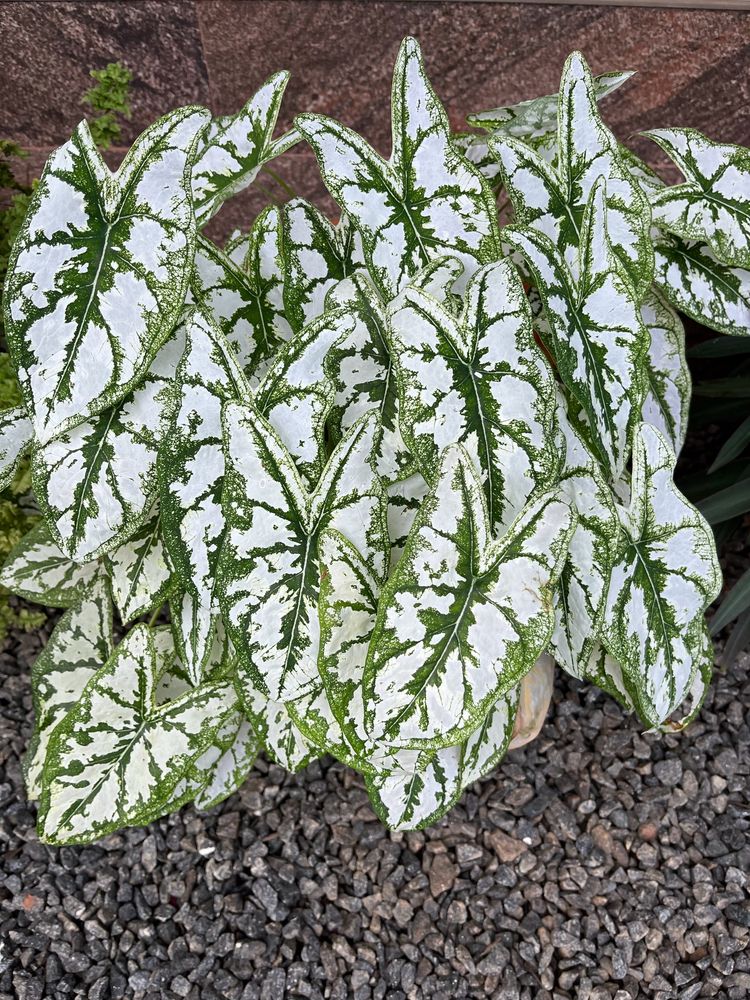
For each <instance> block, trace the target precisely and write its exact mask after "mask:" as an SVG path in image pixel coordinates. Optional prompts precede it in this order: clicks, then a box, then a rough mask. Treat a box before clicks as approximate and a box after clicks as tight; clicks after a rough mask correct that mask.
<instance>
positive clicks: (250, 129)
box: [193, 72, 299, 226]
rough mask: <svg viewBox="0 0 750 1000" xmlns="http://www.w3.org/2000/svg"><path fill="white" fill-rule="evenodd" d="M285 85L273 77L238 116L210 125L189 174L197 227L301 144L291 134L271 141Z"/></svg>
mask: <svg viewBox="0 0 750 1000" xmlns="http://www.w3.org/2000/svg"><path fill="white" fill-rule="evenodd" d="M288 82H289V74H288V73H285V72H282V73H274V74H273V76H270V77H269V78H268V80H266V82H265V83H264V84H263V86H262V87H261V88H260V90H259V91H258V92H257V93H255V94H253V96H252V97H251V98H250V100H249V101H248V102H247V104H245V106H244V107H243V108H241V109H240V110H239V111H238V112H237V114H235V115H226V116H225V117H223V118H216V119H214V120H213V121H212V122H211V125H210V127H209V129H208V132H207V135H206V141H205V144H204V146H203V148H202V149H201V151H200V153H199V155H198V158H197V160H196V163H195V166H194V168H193V198H194V199H195V214H196V217H197V219H198V223H199V225H201V226H205V224H206V223H207V222H209V220H210V219H212V218H213V216H214V215H216V213H217V212H218V211H219V209H220V208H221V206H222V205H223V204H224V202H225V201H226V200H227V198H231V197H232V195H235V194H237V193H238V192H239V191H242V190H243V188H246V187H248V186H249V185H250V184H252V182H253V181H254V180H255V178H256V177H257V176H258V173H259V172H260V170H261V168H262V167H263V166H264V165H265V164H266V163H268V162H269V160H272V159H273V158H274V157H276V156H280V155H281V154H282V153H283V152H285V151H286V150H287V149H291V147H292V146H293V145H294V144H295V143H296V142H298V141H299V136H298V135H297V134H296V133H295V132H293V131H292V132H287V133H286V134H285V135H282V136H281V137H280V138H278V139H274V138H273V132H274V129H275V128H276V120H277V118H278V117H279V109H280V107H281V99H282V97H283V96H284V91H285V90H286V85H287V83H288Z"/></svg>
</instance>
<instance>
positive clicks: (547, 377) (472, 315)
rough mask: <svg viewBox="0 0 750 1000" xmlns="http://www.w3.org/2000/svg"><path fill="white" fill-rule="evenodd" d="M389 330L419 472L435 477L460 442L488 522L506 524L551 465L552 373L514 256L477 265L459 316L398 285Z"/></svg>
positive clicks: (407, 435) (408, 439) (405, 423)
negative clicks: (478, 479) (476, 475)
mask: <svg viewBox="0 0 750 1000" xmlns="http://www.w3.org/2000/svg"><path fill="white" fill-rule="evenodd" d="M390 335H391V337H392V339H393V342H394V356H395V357H396V358H397V368H396V370H397V377H398V383H399V391H400V397H401V410H400V422H401V427H402V430H403V433H404V437H405V440H406V444H407V446H408V448H409V449H410V451H412V452H413V453H414V455H415V457H416V459H417V462H418V464H419V469H420V472H421V473H422V475H423V476H424V477H425V479H426V480H427V481H428V482H433V483H434V481H435V476H436V474H437V469H438V458H439V456H440V454H441V452H442V451H443V449H444V448H446V447H447V446H448V445H449V444H451V443H453V442H455V441H458V442H461V443H463V444H464V447H465V448H466V449H467V451H468V453H469V455H470V456H471V458H472V459H473V460H474V462H475V463H476V465H477V468H478V469H479V470H480V472H481V476H482V480H483V482H484V488H485V496H486V499H487V507H488V513H489V518H490V525H491V528H492V530H493V531H494V530H495V529H496V528H498V527H507V526H508V525H509V524H510V523H511V521H512V520H513V519H514V518H515V516H516V515H517V514H518V512H519V511H520V510H521V508H522V507H523V505H524V504H525V503H526V501H527V499H528V498H529V496H530V495H531V493H532V491H533V490H534V489H535V487H537V486H539V485H542V486H543V485H545V484H548V483H549V482H550V480H551V475H552V472H553V470H554V468H555V467H556V464H557V456H556V454H555V451H554V445H553V424H554V412H555V395H554V379H553V376H552V371H551V369H550V367H549V365H548V364H547V362H546V360H545V358H544V357H543V356H542V353H541V351H540V350H539V349H538V348H537V346H536V344H535V342H534V333H533V329H532V319H531V311H530V309H529V306H528V301H527V299H526V296H525V294H524V290H523V285H522V284H521V279H520V278H519V276H518V273H517V272H516V270H515V268H514V266H513V264H512V263H511V261H509V260H505V261H500V262H499V263H497V264H488V265H486V266H485V267H483V268H481V269H480V270H479V271H477V272H476V273H475V275H474V277H473V278H472V279H471V281H470V283H469V286H468V288H467V291H466V299H465V305H464V309H463V312H462V314H461V316H460V318H458V319H456V318H454V317H453V316H452V315H451V314H450V313H449V312H447V311H446V310H445V309H444V308H443V307H442V306H440V305H439V303H438V302H436V301H435V300H434V299H433V298H431V297H430V296H429V295H427V294H425V293H424V292H421V291H418V290H416V289H411V288H407V289H405V290H404V291H403V292H402V293H401V294H400V295H399V298H398V300H397V304H396V305H395V306H394V308H393V310H392V312H391V315H390Z"/></svg>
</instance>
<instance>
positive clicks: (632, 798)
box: [0, 635, 750, 1000]
mask: <svg viewBox="0 0 750 1000" xmlns="http://www.w3.org/2000/svg"><path fill="white" fill-rule="evenodd" d="M41 641H42V637H41V636H39V635H29V636H20V637H14V638H13V639H12V640H10V641H9V642H8V644H7V646H6V649H5V651H4V652H3V653H2V654H0V670H1V671H2V673H3V675H4V677H3V686H2V687H3V690H2V694H1V695H0V852H1V853H2V862H1V864H2V877H0V1000H10V998H18V1000H41V998H47V997H54V998H57V997H65V998H72V997H76V998H77V997H88V998H91V1000H106V998H110V997H113V998H114V997H128V998H130V997H132V998H138V1000H140V998H149V1000H152V998H153V1000H156V998H187V1000H197V998H199V997H200V998H206V1000H240V998H242V1000H256V998H258V1000H281V998H283V997H310V998H319V997H331V998H336V1000H345V998H354V1000H369V998H378V1000H381V998H388V1000H405V998H408V1000H417V998H422V997H434V998H436V1000H438V998H439V1000H455V998H462V997H493V998H503V1000H506V998H507V1000H510V998H517V997H523V998H529V1000H536V998H546V997H558V998H565V997H574V998H589V997H590V998H606V997H613V998H615V1000H628V998H635V997H641V996H643V997H654V998H657V1000H671V998H678V997H679V998H680V1000H692V998H695V997H704V996H712V997H714V996H716V997H727V998H729V1000H745V998H747V997H748V996H750V947H749V945H750V894H749V885H750V875H749V874H748V873H750V810H749V809H748V797H749V796H748V773H749V772H750V754H749V753H748V750H749V746H750V730H749V728H748V715H747V707H748V706H750V680H749V679H748V668H749V667H750V658H747V657H746V658H744V659H743V660H741V661H740V662H739V663H737V664H736V665H735V666H734V667H733V668H732V669H730V670H728V671H720V672H719V673H718V675H717V676H716V678H715V681H714V684H713V686H712V688H711V690H710V692H709V695H708V698H707V702H706V705H705V707H704V709H703V711H702V713H701V716H700V717H699V719H698V721H697V722H695V723H694V724H693V725H692V727H691V728H690V729H689V730H688V731H687V732H686V733H684V734H682V735H680V736H670V737H666V738H659V737H656V736H651V735H648V734H646V735H644V734H643V733H642V732H641V731H640V728H639V726H638V724H637V723H636V722H635V721H634V720H633V719H630V718H626V717H625V716H624V715H623V713H622V712H621V710H620V709H619V707H618V706H617V705H616V704H615V703H614V702H612V701H611V700H610V699H608V698H607V697H605V696H604V695H602V694H600V693H598V692H596V691H594V690H592V689H590V688H585V687H583V686H581V685H579V684H577V683H575V682H572V681H569V680H567V679H566V678H564V677H563V676H562V675H560V676H559V677H558V686H557V691H556V695H555V703H554V705H553V706H552V709H551V711H550V716H549V718H548V720H547V723H546V725H545V727H544V729H543V731H542V734H541V736H540V738H539V739H538V740H537V741H536V742H535V743H533V744H531V745H529V746H527V747H524V748H522V749H520V750H516V751H513V752H512V753H511V754H510V755H509V756H508V758H507V759H506V760H505V761H504V763H503V764H502V765H501V766H500V768H499V769H498V770H497V772H496V773H495V774H494V775H493V776H492V777H490V778H488V779H486V780H485V781H483V782H481V783H479V784H478V785H476V786H475V787H474V788H473V789H472V790H471V792H469V793H468V794H466V795H465V796H464V798H463V801H462V802H461V804H460V805H459V806H458V807H457V808H455V809H454V810H453V812H452V813H451V814H450V815H449V816H448V817H447V818H446V819H445V820H444V821H443V822H441V823H439V824H438V825H437V826H435V827H434V828H432V829H430V830H427V831H424V832H421V833H409V834H392V833H388V832H387V831H386V830H384V829H383V827H382V826H381V825H380V823H379V822H378V821H377V820H376V818H375V816H374V814H373V812H372V810H371V808H370V806H369V804H368V801H367V797H366V795H365V792H364V789H363V786H362V783H361V781H360V780H359V778H358V777H357V776H356V775H355V774H353V773H352V772H350V771H347V770H346V769H345V768H343V767H341V766H339V765H338V764H335V763H333V762H332V761H330V760H329V759H326V760H324V761H321V762H319V763H316V764H313V765H312V766H311V767H309V768H308V769H307V770H306V771H305V772H303V773H302V774H300V775H287V774H285V773H284V772H283V771H281V770H280V769H279V768H277V767H276V766H273V765H269V764H268V763H267V762H265V761H264V760H260V761H259V762H258V763H257V765H256V767H255V769H254V770H253V772H252V774H251V776H250V779H249V780H248V782H247V783H246V784H245V786H244V787H243V788H242V790H241V791H240V792H239V793H238V794H236V795H234V796H233V797H232V798H231V799H229V800H228V801H227V802H225V803H224V804H223V805H222V806H220V807H219V808H217V809H215V810H213V811H212V812H210V813H207V814H200V813H197V812H196V811H195V810H193V809H192V808H190V807H188V808H184V809H183V810H182V811H181V812H180V813H179V814H177V815H176V816H173V817H171V818H169V819H165V820H162V821H160V822H158V823H154V824H153V825H152V826H150V827H148V828H147V829H132V830H127V831H126V832H124V833H122V834H117V835H114V836H110V837H108V838H107V839H106V840H104V841H103V842H102V843H100V844H98V845H95V846H89V847H76V848H71V847H67V848H59V849H58V848H49V847H46V846H44V845H42V844H40V843H39V841H38V840H37V837H36V834H35V832H34V808H33V807H30V806H29V805H27V804H26V802H25V798H24V793H23V788H22V780H21V770H20V763H19V756H20V754H21V753H22V751H23V749H24V747H25V744H26V740H27V738H28V735H29V731H30V719H31V697H30V690H29V677H28V672H29V665H30V663H31V662H32V660H33V658H34V656H35V655H36V653H37V652H38V649H39V647H40V643H41Z"/></svg>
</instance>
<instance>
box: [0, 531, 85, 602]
mask: <svg viewBox="0 0 750 1000" xmlns="http://www.w3.org/2000/svg"><path fill="white" fill-rule="evenodd" d="M101 572H102V566H101V564H100V563H97V562H89V563H84V564H83V565H80V564H79V563H75V562H73V560H72V559H69V558H68V557H67V556H66V555H65V554H64V553H63V552H62V551H61V550H60V546H59V545H58V544H57V543H56V542H55V541H54V540H53V538H52V536H51V534H50V530H49V528H48V527H47V525H46V524H45V523H44V521H40V522H39V524H35V525H34V527H33V528H32V529H31V531H29V532H28V534H26V535H24V536H23V538H22V539H21V541H20V542H19V543H18V545H15V546H14V547H13V548H12V549H11V551H10V554H9V556H8V558H7V560H6V562H5V565H4V566H3V568H2V572H0V586H3V587H7V588H8V590H10V591H11V593H13V594H17V595H18V596H19V597H23V598H25V599H26V600H27V601H35V602H36V603H37V604H44V605H46V606H47V607H48V608H69V607H70V606H71V605H73V604H75V602H76V601H77V600H78V598H79V597H80V594H81V591H82V590H83V589H84V588H85V587H86V586H88V585H89V584H90V583H91V581H92V580H94V578H95V577H97V576H98V575H99V574H100V573H101Z"/></svg>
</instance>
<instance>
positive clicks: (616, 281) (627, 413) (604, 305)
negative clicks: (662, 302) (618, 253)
mask: <svg viewBox="0 0 750 1000" xmlns="http://www.w3.org/2000/svg"><path fill="white" fill-rule="evenodd" d="M608 220H609V216H608V214H607V208H606V198H605V191H604V182H603V181H600V182H599V183H597V184H596V185H595V186H594V188H593V190H592V192H591V198H590V200H589V204H588V206H587V208H586V214H585V217H584V221H583V228H582V236H581V245H580V248H579V258H580V260H579V278H578V280H577V281H576V280H575V279H574V278H573V275H572V274H571V271H570V269H569V267H568V265H567V264H566V263H565V261H564V260H563V259H562V257H561V256H560V255H559V253H558V252H557V250H556V248H555V246H554V245H553V243H552V241H551V240H550V239H549V238H548V237H547V236H545V235H544V234H543V233H541V232H537V231H536V230H535V229H513V230H511V229H510V228H507V229H505V230H504V231H503V233H504V237H505V238H506V239H507V240H508V242H509V243H510V244H511V245H512V246H514V247H515V248H516V249H518V250H520V251H521V253H523V255H524V257H525V258H526V260H527V261H528V263H529V266H530V268H531V271H532V272H533V274H534V279H535V282H536V285H537V287H538V289H539V293H540V295H541V299H542V302H543V305H544V311H545V315H546V319H547V321H548V323H549V327H550V331H551V333H550V344H549V346H550V348H551V350H552V353H553V355H554V357H555V361H556V362H557V367H558V371H559V374H560V378H561V379H562V381H563V382H564V383H565V385H566V386H567V387H568V389H569V390H570V391H571V392H572V394H573V395H574V396H575V397H576V399H577V400H578V402H579V403H580V405H581V406H582V407H583V409H584V411H585V413H586V417H587V419H588V423H589V426H590V429H591V434H592V440H593V444H594V446H595V448H596V450H597V452H598V453H599V457H600V459H601V460H602V461H603V462H604V465H605V468H606V469H607V470H608V472H609V474H610V476H611V477H612V478H617V477H618V476H619V475H620V474H621V472H622V471H623V469H624V468H625V464H626V462H627V460H628V456H629V452H630V440H631V437H632V430H633V426H634V425H635V423H636V422H637V420H638V419H639V418H640V408H641V403H642V401H643V397H644V395H645V391H646V385H645V379H644V375H643V367H644V359H645V355H646V351H647V350H648V331H647V330H646V328H645V327H644V325H643V323H642V321H641V315H640V306H639V304H638V301H637V299H636V297H635V294H634V292H633V289H632V286H631V285H630V283H629V282H628V280H627V279H626V278H625V276H624V274H623V273H622V271H621V269H620V266H619V263H618V261H617V258H616V257H615V255H614V252H613V250H612V246H611V244H610V240H609V228H608Z"/></svg>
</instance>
